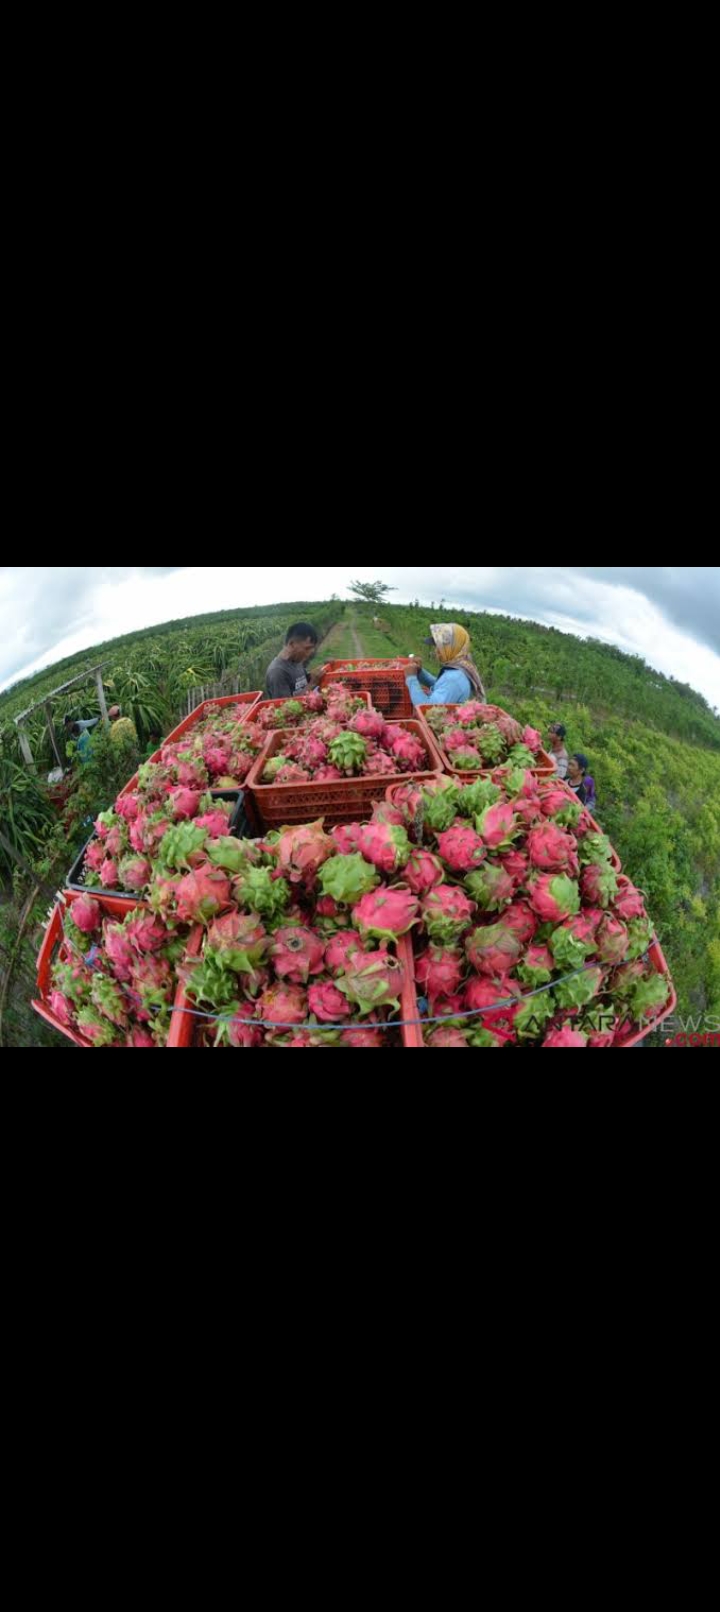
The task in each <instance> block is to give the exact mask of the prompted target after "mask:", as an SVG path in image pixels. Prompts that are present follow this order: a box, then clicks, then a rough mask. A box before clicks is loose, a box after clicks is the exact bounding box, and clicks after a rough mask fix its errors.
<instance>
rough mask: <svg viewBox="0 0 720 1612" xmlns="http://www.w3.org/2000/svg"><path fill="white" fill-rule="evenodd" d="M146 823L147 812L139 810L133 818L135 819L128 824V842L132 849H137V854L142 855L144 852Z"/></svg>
mask: <svg viewBox="0 0 720 1612" xmlns="http://www.w3.org/2000/svg"><path fill="white" fill-rule="evenodd" d="M147 823H148V815H147V813H146V812H140V813H139V814H138V816H137V817H136V818H135V821H134V822H133V823H131V824H130V844H131V845H132V848H133V850H134V851H137V853H138V856H143V855H144V854H145V850H146V846H145V834H146V829H147Z"/></svg>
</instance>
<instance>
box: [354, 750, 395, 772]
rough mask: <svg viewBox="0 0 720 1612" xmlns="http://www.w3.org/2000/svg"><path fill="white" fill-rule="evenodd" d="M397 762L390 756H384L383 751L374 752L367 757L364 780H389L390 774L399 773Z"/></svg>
mask: <svg viewBox="0 0 720 1612" xmlns="http://www.w3.org/2000/svg"><path fill="white" fill-rule="evenodd" d="M401 770H402V769H401V768H400V767H399V764H398V762H397V761H396V760H395V759H394V757H392V756H386V754H385V751H384V750H376V751H375V752H374V753H373V754H371V755H368V757H367V759H366V761H365V765H364V767H363V773H364V775H365V777H366V778H389V777H390V776H391V775H392V774H394V773H396V772H399V771H401Z"/></svg>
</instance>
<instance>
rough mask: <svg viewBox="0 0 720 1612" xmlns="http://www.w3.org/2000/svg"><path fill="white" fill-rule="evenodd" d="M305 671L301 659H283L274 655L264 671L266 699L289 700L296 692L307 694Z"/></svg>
mask: <svg viewBox="0 0 720 1612" xmlns="http://www.w3.org/2000/svg"><path fill="white" fill-rule="evenodd" d="M307 690H308V680H307V671H306V668H305V666H304V665H303V662H302V661H298V660H283V658H282V656H281V655H276V657H275V659H274V661H271V662H270V665H269V666H268V669H267V672H266V673H265V698H266V700H291V699H293V698H294V696H296V695H298V694H307Z"/></svg>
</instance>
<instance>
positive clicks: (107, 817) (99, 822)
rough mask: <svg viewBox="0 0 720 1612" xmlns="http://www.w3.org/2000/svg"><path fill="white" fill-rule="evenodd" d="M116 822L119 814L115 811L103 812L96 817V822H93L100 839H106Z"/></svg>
mask: <svg viewBox="0 0 720 1612" xmlns="http://www.w3.org/2000/svg"><path fill="white" fill-rule="evenodd" d="M116 823H117V816H116V814H115V812H114V811H109V812H101V813H100V815H99V817H96V818H95V822H94V824H93V827H94V829H95V833H96V834H97V836H98V839H100V840H106V839H107V837H108V834H109V833H110V830H111V829H112V828H114V826H115V824H116Z"/></svg>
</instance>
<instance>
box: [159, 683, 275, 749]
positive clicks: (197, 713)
mask: <svg viewBox="0 0 720 1612" xmlns="http://www.w3.org/2000/svg"><path fill="white" fill-rule="evenodd" d="M261 694H262V690H261V689H255V690H254V692H253V693H252V694H223V695H221V696H220V698H219V699H217V700H202V701H201V703H200V705H196V707H195V710H194V711H191V712H190V715H189V716H186V717H185V719H184V721H183V722H179V723H178V725H177V727H176V728H173V730H172V733H168V735H167V737H166V738H165V739H163V745H166V744H175V743H176V741H177V740H178V739H181V738H182V736H183V734H184V733H187V731H188V728H194V727H195V725H196V723H198V722H199V721H200V720H201V718H202V717H203V716H205V714H206V712H207V708H208V706H209V705H242V706H244V707H245V709H244V711H243V715H242V716H241V718H240V721H241V722H249V721H250V719H251V717H252V713H253V711H254V710H255V706H256V705H257V703H258V700H259V699H260V697H261Z"/></svg>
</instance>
